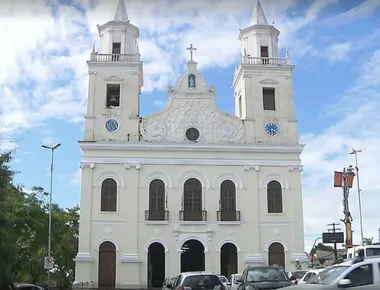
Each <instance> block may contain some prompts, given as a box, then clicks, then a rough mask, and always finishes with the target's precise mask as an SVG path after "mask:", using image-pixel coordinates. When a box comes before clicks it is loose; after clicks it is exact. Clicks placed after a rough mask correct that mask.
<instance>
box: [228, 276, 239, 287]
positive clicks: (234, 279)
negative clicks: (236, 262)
mask: <svg viewBox="0 0 380 290" xmlns="http://www.w3.org/2000/svg"><path fill="white" fill-rule="evenodd" d="M239 279H241V274H232V275H231V276H230V278H229V279H228V282H227V287H226V288H227V290H237V289H238V288H239V285H240V283H239V282H238V280H239Z"/></svg>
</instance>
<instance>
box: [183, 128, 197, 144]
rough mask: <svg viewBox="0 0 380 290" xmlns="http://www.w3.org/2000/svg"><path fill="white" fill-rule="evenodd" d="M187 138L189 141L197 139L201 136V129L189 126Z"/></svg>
mask: <svg viewBox="0 0 380 290" xmlns="http://www.w3.org/2000/svg"><path fill="white" fill-rule="evenodd" d="M186 138H187V139H188V140H189V141H197V140H198V138H199V131H198V130H197V129H196V128H189V129H187V130H186Z"/></svg>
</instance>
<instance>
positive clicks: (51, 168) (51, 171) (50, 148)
mask: <svg viewBox="0 0 380 290" xmlns="http://www.w3.org/2000/svg"><path fill="white" fill-rule="evenodd" d="M41 146H42V148H45V149H49V150H50V151H51V162H50V193H49V230H48V258H51V257H50V256H51V204H52V201H53V198H52V197H53V169H54V167H53V164H54V150H55V149H57V148H58V147H59V146H61V143H56V144H55V145H54V146H52V147H51V146H46V145H41ZM47 270H48V289H50V270H51V269H47Z"/></svg>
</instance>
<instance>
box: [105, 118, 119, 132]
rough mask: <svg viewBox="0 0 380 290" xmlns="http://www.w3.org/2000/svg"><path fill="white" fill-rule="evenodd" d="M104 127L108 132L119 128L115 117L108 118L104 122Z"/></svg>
mask: <svg viewBox="0 0 380 290" xmlns="http://www.w3.org/2000/svg"><path fill="white" fill-rule="evenodd" d="M105 126H106V129H107V131H108V132H111V133H112V132H115V131H117V129H119V123H118V121H116V120H115V119H109V120H107V122H106V124H105Z"/></svg>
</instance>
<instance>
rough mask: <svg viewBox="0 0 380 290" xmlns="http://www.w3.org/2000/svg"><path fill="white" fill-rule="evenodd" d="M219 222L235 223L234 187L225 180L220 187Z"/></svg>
mask: <svg viewBox="0 0 380 290" xmlns="http://www.w3.org/2000/svg"><path fill="white" fill-rule="evenodd" d="M218 220H220V221H236V220H237V215H236V187H235V183H234V182H232V181H231V180H225V181H223V182H222V184H221V185H220V212H219V213H218Z"/></svg>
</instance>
